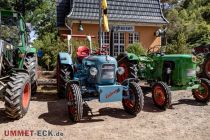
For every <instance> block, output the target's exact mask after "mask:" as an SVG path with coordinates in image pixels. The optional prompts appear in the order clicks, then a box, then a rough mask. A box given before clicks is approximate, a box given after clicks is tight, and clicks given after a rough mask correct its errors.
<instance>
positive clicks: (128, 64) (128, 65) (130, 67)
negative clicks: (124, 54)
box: [117, 58, 138, 83]
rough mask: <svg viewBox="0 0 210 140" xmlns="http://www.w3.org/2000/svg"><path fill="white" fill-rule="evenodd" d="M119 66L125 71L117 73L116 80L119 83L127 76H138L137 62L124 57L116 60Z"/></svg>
mask: <svg viewBox="0 0 210 140" xmlns="http://www.w3.org/2000/svg"><path fill="white" fill-rule="evenodd" d="M118 66H119V67H123V68H124V70H125V72H124V74H122V75H119V74H118V75H117V80H118V82H119V83H122V82H123V81H124V80H126V79H128V78H138V75H137V71H138V69H137V64H136V63H135V62H132V61H129V60H128V58H124V59H123V60H121V61H119V62H118Z"/></svg>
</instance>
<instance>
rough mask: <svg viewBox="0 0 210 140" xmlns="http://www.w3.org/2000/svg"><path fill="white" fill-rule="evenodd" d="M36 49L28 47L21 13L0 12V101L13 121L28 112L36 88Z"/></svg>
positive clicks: (26, 30) (26, 29)
mask: <svg viewBox="0 0 210 140" xmlns="http://www.w3.org/2000/svg"><path fill="white" fill-rule="evenodd" d="M36 68H37V58H36V49H35V48H32V47H31V46H30V45H29V43H28V28H27V26H26V24H25V22H24V19H23V17H22V15H21V14H20V13H18V12H12V11H5V10H0V97H1V100H2V101H4V102H5V113H6V114H7V116H8V117H10V118H13V119H19V118H22V117H23V116H24V115H25V114H26V113H27V111H28V107H29V103H30V98H31V94H32V93H35V92H36V88H37V82H36V81H37V76H36Z"/></svg>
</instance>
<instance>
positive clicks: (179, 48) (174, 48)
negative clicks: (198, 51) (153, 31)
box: [166, 33, 191, 54]
mask: <svg viewBox="0 0 210 140" xmlns="http://www.w3.org/2000/svg"><path fill="white" fill-rule="evenodd" d="M166 53H167V54H188V53H191V50H190V48H189V47H188V45H187V43H186V37H185V35H184V34H183V33H180V34H179V35H178V37H177V41H176V42H175V41H174V42H172V43H171V44H169V45H167V47H166Z"/></svg>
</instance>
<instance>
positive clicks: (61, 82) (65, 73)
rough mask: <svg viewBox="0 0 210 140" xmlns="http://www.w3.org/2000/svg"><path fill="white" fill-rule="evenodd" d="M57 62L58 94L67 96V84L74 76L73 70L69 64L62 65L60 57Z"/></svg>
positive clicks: (60, 96)
mask: <svg viewBox="0 0 210 140" xmlns="http://www.w3.org/2000/svg"><path fill="white" fill-rule="evenodd" d="M57 62H58V64H57V70H56V72H57V74H56V75H57V95H58V97H59V98H65V94H66V84H67V81H68V79H72V78H73V70H72V68H71V66H69V65H61V64H60V63H59V59H58V61H57Z"/></svg>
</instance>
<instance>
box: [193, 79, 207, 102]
mask: <svg viewBox="0 0 210 140" xmlns="http://www.w3.org/2000/svg"><path fill="white" fill-rule="evenodd" d="M192 94H193V97H194V98H195V100H196V101H198V102H209V99H210V81H209V80H208V79H205V78H201V84H200V87H199V88H198V89H194V90H192Z"/></svg>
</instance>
